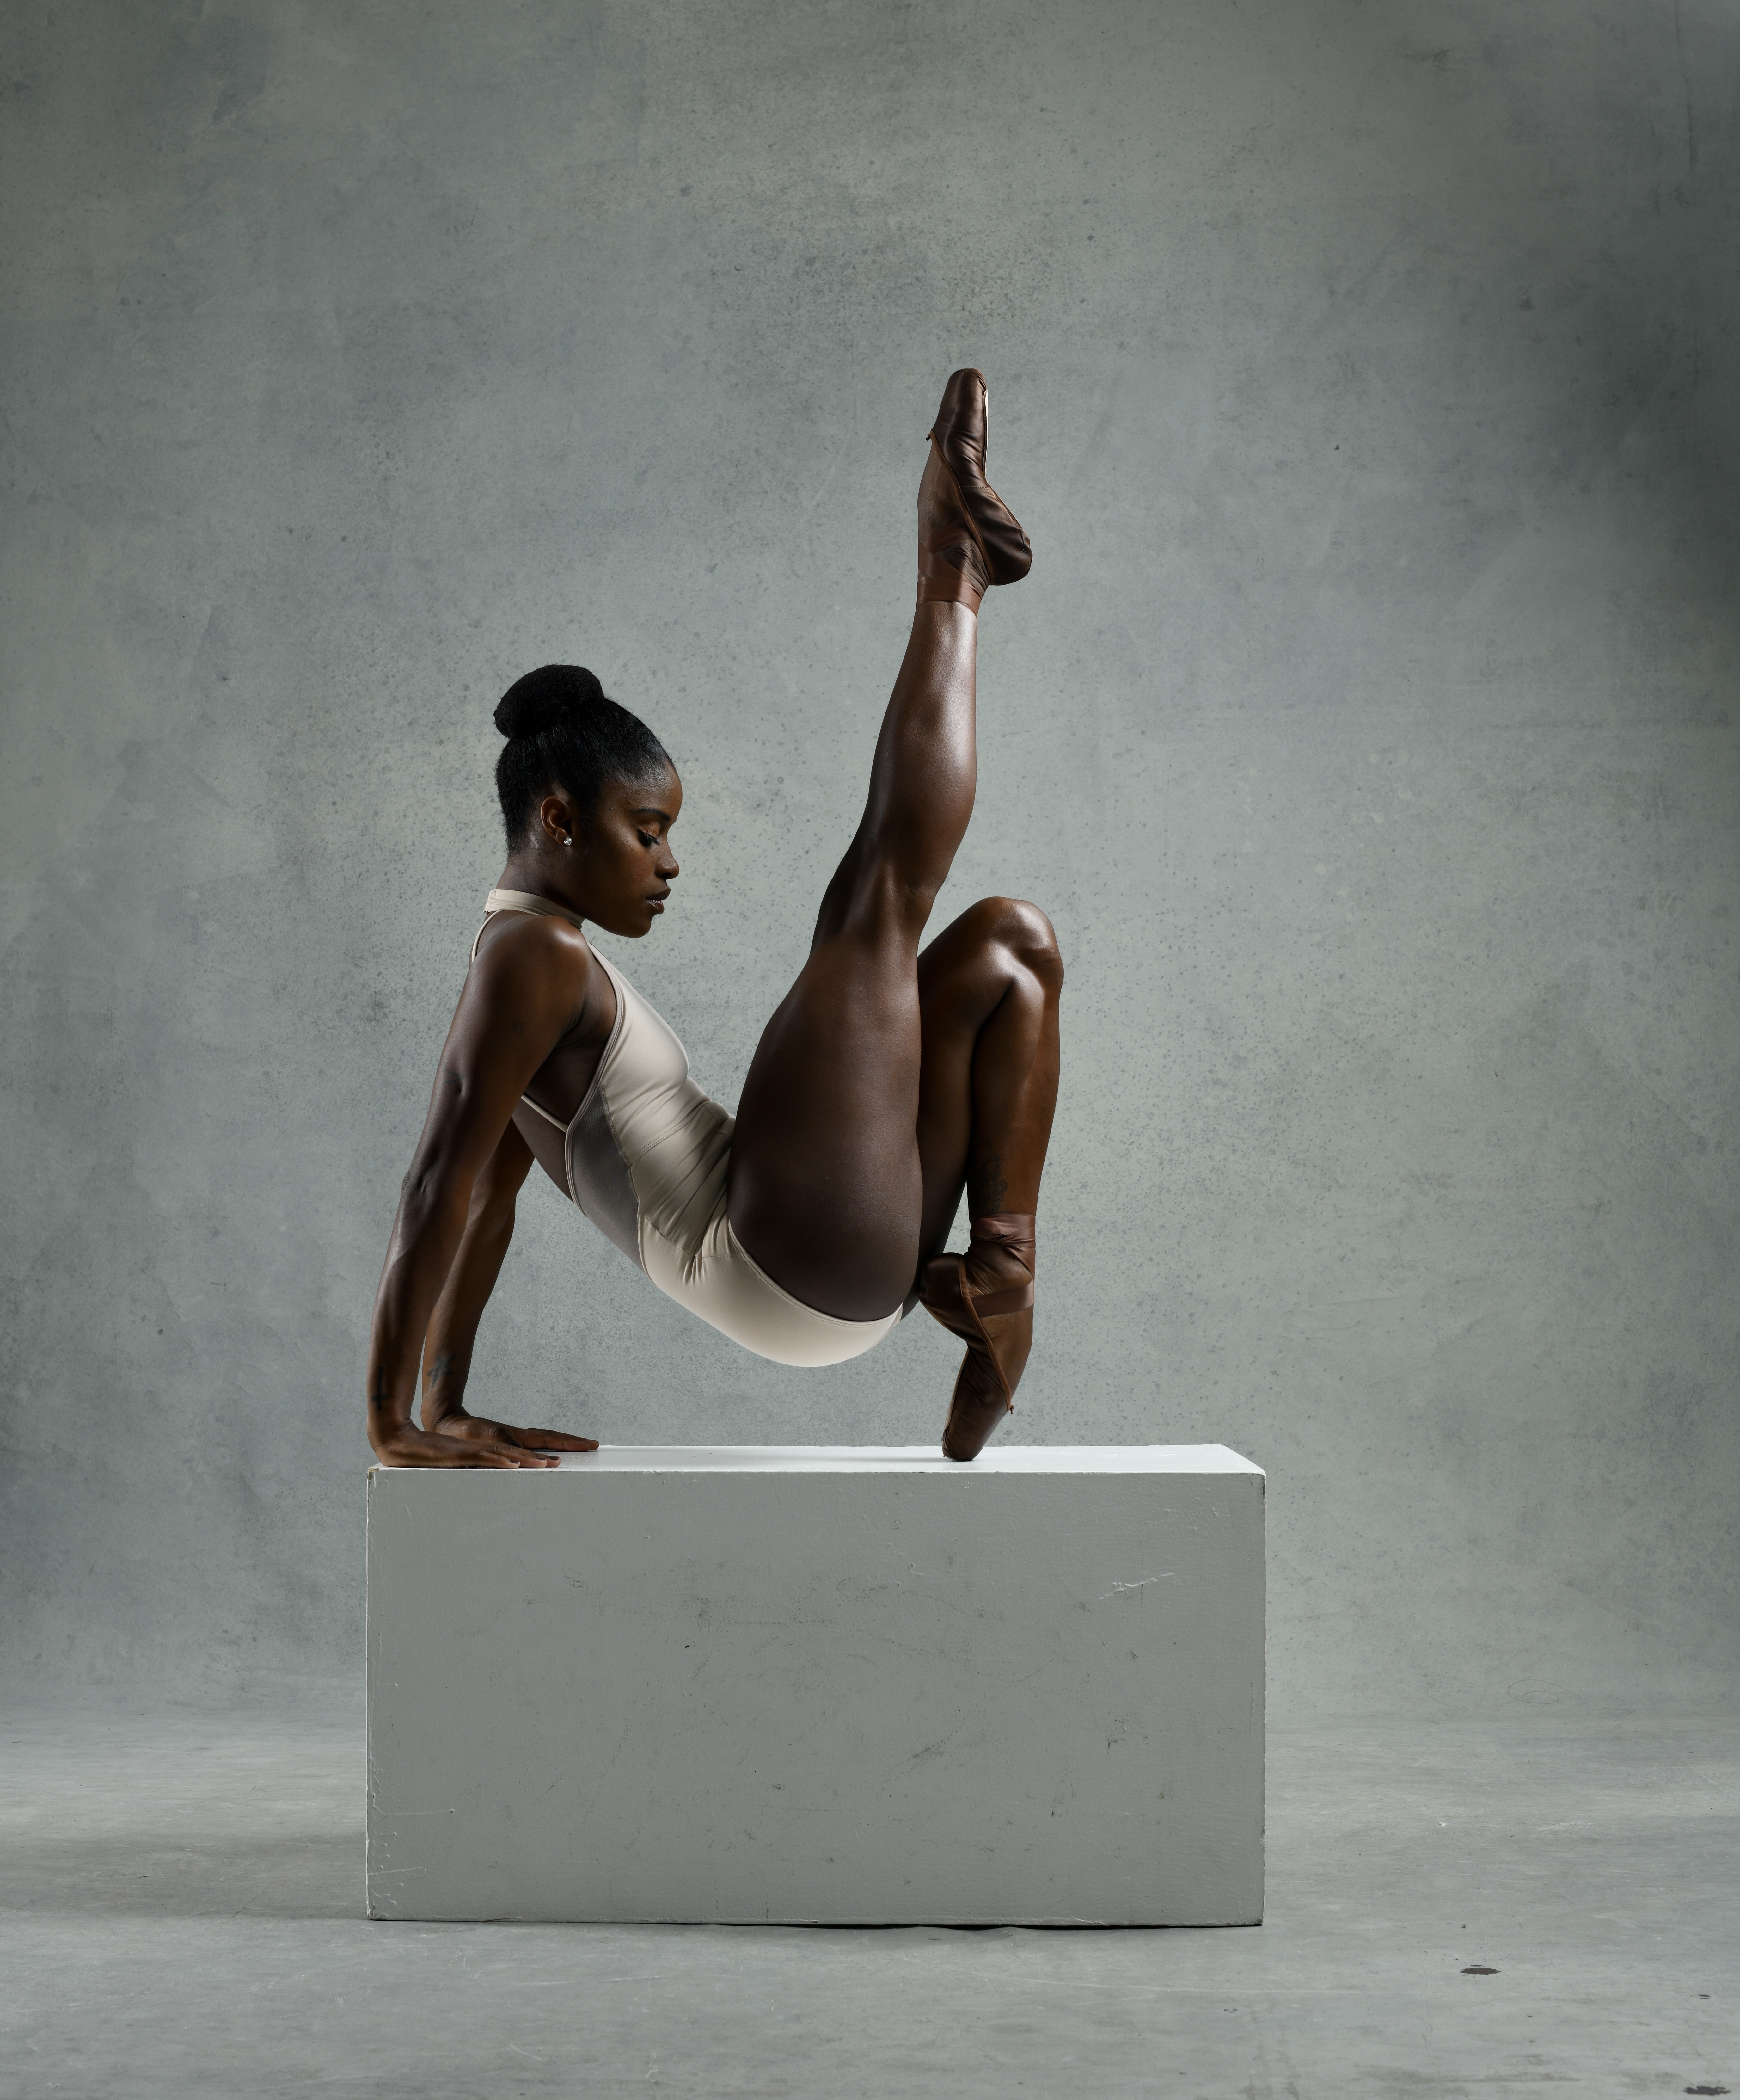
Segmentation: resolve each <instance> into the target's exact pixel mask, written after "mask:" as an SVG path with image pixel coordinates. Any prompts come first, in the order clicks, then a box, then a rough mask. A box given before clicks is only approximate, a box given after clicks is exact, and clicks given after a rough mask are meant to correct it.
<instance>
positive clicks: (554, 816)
mask: <svg viewBox="0 0 1740 2100" xmlns="http://www.w3.org/2000/svg"><path fill="white" fill-rule="evenodd" d="M578 836H579V820H578V818H576V816H575V810H574V805H573V803H571V802H570V801H569V800H568V798H567V796H566V795H557V794H550V795H546V796H544V800H543V801H541V802H540V804H539V805H538V843H539V844H540V845H542V846H544V847H546V848H548V849H551V850H552V851H555V852H559V851H561V849H562V848H563V847H564V846H571V845H575V843H576V841H577V839H578Z"/></svg>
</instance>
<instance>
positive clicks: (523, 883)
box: [496, 853, 586, 916]
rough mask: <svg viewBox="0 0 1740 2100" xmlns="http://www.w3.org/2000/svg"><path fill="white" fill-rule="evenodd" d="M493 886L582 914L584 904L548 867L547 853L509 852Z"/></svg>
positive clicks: (553, 870) (583, 912)
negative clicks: (505, 863) (513, 890)
mask: <svg viewBox="0 0 1740 2100" xmlns="http://www.w3.org/2000/svg"><path fill="white" fill-rule="evenodd" d="M570 858H571V856H570ZM560 873H566V870H562V871H560ZM496 889H518V890H520V891H522V892H523V893H525V894H526V895H527V896H530V897H543V898H548V901H549V902H551V903H552V904H560V905H562V906H564V907H566V909H567V910H568V911H573V912H576V913H579V915H582V916H584V914H585V910H586V907H585V905H584V903H583V902H582V901H581V900H580V899H579V898H578V897H576V896H575V895H574V894H573V893H572V890H571V889H570V885H568V884H566V883H565V882H563V881H562V880H560V879H559V873H558V871H557V869H555V868H553V867H551V865H550V856H549V855H548V854H534V853H516V854H509V856H508V864H507V866H506V867H504V868H503V870H502V871H501V872H500V875H499V876H496Z"/></svg>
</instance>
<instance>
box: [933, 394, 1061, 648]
mask: <svg viewBox="0 0 1740 2100" xmlns="http://www.w3.org/2000/svg"><path fill="white" fill-rule="evenodd" d="M930 439H931V457H930V460H929V461H928V462H927V465H926V467H925V470H924V479H923V481H922V482H921V483H919V487H918V602H919V603H920V604H921V605H922V604H923V603H924V602H925V601H926V600H927V599H928V598H954V599H958V600H959V601H960V602H963V603H964V604H967V605H970V606H971V607H972V608H973V610H974V611H977V610H978V607H979V601H980V598H983V597H984V595H985V592H986V591H987V590H989V589H990V588H991V586H992V585H993V584H1015V583H1019V582H1020V580H1021V579H1022V577H1023V576H1025V575H1026V574H1027V572H1028V571H1029V569H1030V568H1031V567H1033V546H1032V544H1031V542H1030V541H1029V539H1028V536H1027V535H1026V534H1025V533H1024V532H1023V531H1022V530H1021V527H1020V523H1019V522H1018V521H1017V520H1016V518H1015V514H1014V512H1013V511H1011V510H1010V508H1009V506H1008V505H1007V503H1005V502H1004V501H1003V500H1002V497H1001V496H999V495H998V493H997V491H996V490H995V489H994V488H993V487H992V486H991V484H990V483H989V482H988V481H987V480H986V479H985V447H986V444H987V443H988V439H989V424H988V422H987V419H986V395H985V374H984V373H982V372H976V371H975V370H974V369H973V368H971V366H970V365H969V366H965V367H963V368H962V369H961V370H960V371H958V372H954V373H950V374H949V383H948V385H947V386H945V387H944V389H943V393H942V406H941V407H940V408H939V409H938V410H937V412H936V421H935V422H934V423H933V424H932V426H931V430H930Z"/></svg>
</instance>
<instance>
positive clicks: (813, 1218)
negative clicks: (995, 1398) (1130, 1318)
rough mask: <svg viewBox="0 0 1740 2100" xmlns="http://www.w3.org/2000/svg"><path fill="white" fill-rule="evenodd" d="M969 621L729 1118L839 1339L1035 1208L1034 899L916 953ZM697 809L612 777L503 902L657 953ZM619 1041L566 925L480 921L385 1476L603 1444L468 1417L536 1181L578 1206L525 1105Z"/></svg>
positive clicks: (1019, 1336) (867, 819) (384, 1312)
mask: <svg viewBox="0 0 1740 2100" xmlns="http://www.w3.org/2000/svg"><path fill="white" fill-rule="evenodd" d="M977 626H978V621H977V615H976V613H975V612H974V611H971V610H969V609H968V607H967V606H966V605H964V604H958V603H926V604H921V605H920V606H919V607H918V611H917V613H916V615H915V616H914V622H913V631H912V637H911V640H910V642H909V644H908V646H907V650H906V655H905V660H904V662H903V663H902V664H901V672H900V676H899V677H898V679H897V680H896V683H895V687H894V691H893V695H892V697H891V699H890V700H889V703H888V711H887V713H886V715H885V716H884V717H883V725H882V730H881V734H880V735H879V739H878V741H877V746H876V753H875V757H874V761H873V765H872V769H871V776H870V795H869V798H868V801H867V803H866V809H865V813H864V816H863V819H862V821H861V823H860V825H859V827H858V831H857V835H856V836H855V837H854V838H853V840H852V845H851V846H850V848H849V849H848V851H847V854H846V857H845V858H844V860H843V861H842V862H841V863H840V866H839V868H838V870H837V871H835V876H834V878H833V880H832V881H831V882H830V884H829V885H828V889H827V891H826V894H825V895H824V897H823V899H822V911H821V915H820V916H819V918H818V920H817V926H816V933H815V937H814V940H813V944H812V946H811V949H810V954H809V957H808V960H807V961H806V963H805V964H804V968H803V969H802V970H801V971H800V973H799V976H798V978H797V981H796V982H795V984H794V985H793V986H792V988H791V991H790V992H789V993H788V994H787V995H786V998H785V999H784V1000H783V1001H782V1003H781V1004H780V1006H779V1008H778V1009H777V1012H775V1013H774V1015H773V1019H772V1020H771V1021H769V1024H768V1026H767V1028H766V1030H764V1033H763V1035H762V1037H761V1040H760V1045H759V1047H758V1048H757V1049H756V1052H755V1057H754V1059H753V1061H751V1065H750V1070H749V1074H748V1076H747V1079H746V1080H745V1082H744V1087H743V1096H742V1103H741V1105H740V1106H739V1108H738V1117H737V1125H736V1132H735V1136H734V1138H733V1145H732V1154H731V1179H730V1195H729V1202H730V1215H731V1222H732V1225H733V1229H734V1230H735V1231H736V1233H738V1237H739V1238H740V1240H741V1241H742V1243H743V1245H744V1246H745V1247H746V1248H747V1251H749V1253H750V1254H751V1255H753V1257H754V1258H755V1260H756V1261H757V1262H758V1263H759V1264H760V1266H761V1267H762V1268H763V1269H764V1270H765V1271H766V1273H768V1274H769V1276H771V1277H773V1280H774V1282H776V1283H777V1284H779V1285H780V1286H782V1288H783V1289H785V1290H788V1291H790V1292H791V1294H792V1295H793V1296H794V1297H796V1298H799V1299H802V1300H803V1301H804V1303H805V1304H809V1305H813V1306H814V1307H816V1308H817V1309H818V1310H820V1311H822V1312H827V1313H830V1314H832V1315H833V1316H834V1317H836V1318H839V1319H844V1320H873V1319H876V1318H878V1317H881V1316H882V1315H884V1314H886V1313H888V1312H891V1311H892V1309H893V1308H895V1307H896V1305H898V1304H901V1301H902V1300H903V1299H905V1297H906V1296H907V1295H908V1294H909V1293H910V1291H911V1290H913V1288H914V1279H915V1277H916V1275H917V1272H918V1267H919V1264H920V1263H921V1262H922V1261H923V1260H924V1259H925V1258H926V1257H927V1256H928V1255H931V1254H933V1253H935V1252H936V1251H938V1250H940V1247H941V1246H942V1245H943V1242H944V1241H945V1237H946V1236H947V1233H948V1231H949V1225H950V1224H951V1223H952V1222H953V1220H954V1215H955V1211H956V1210H957V1208H958V1205H959V1202H960V1198H961V1195H962V1192H963V1188H964V1189H965V1191H966V1193H967V1197H968V1198H969V1202H970V1207H971V1215H974V1216H980V1215H984V1214H985V1213H987V1212H1018V1213H1024V1212H1029V1211H1035V1210H1036V1209H1037V1204H1038V1197H1039V1182H1040V1176H1041V1174H1042V1171H1043V1168H1044V1165H1045V1155H1046V1145H1047V1143H1048V1141H1049V1139H1050V1136H1051V1116H1052V1110H1053V1108H1054V1106H1055V1102H1056V1098H1057V1083H1058V1003H1059V995H1060V994H1061V991H1062V988H1063V975H1064V973H1063V964H1062V962H1061V960H1060V959H1059V955H1058V950H1057V942H1056V937H1055V934H1054V933H1052V930H1051V923H1050V921H1049V920H1047V919H1046V916H1045V915H1044V913H1043V912H1042V911H1039V910H1038V909H1037V907H1035V906H1033V905H1031V904H1025V903H1022V902H1019V901H1016V900H1015V899H1012V898H983V899H981V900H980V902H978V903H976V904H975V905H973V906H972V907H970V909H969V910H967V911H965V912H964V913H963V914H962V915H961V916H960V917H959V918H958V919H957V920H954V923H953V924H951V925H949V926H948V927H947V928H945V929H944V931H943V932H942V933H940V935H939V936H938V937H936V939H935V940H934V941H932V942H931V943H930V944H929V946H927V947H925V948H923V951H922V952H921V950H920V946H919V943H920V940H921V938H922V936H923V931H924V928H925V925H926V923H927V920H928V919H929V916H930V913H931V911H932V906H933V904H934V902H935V901H936V893H937V891H938V890H939V889H940V888H941V886H942V884H943V881H944V880H945V877H946V876H947V874H948V871H949V864H950V862H952V860H953V858H954V852H955V849H956V848H957V846H958V845H959V843H960V840H961V837H962V836H963V833H964V832H965V830H966V828H967V819H968V818H969V817H970V816H971V813H972V804H973V792H974V783H975V775H976V750H975V741H974V739H975V724H974V712H975V705H976V691H975V656H976V640H977ZM681 808H682V787H681V783H680V781H679V780H678V779H677V778H676V774H675V773H674V772H672V771H670V770H668V769H667V770H665V771H664V772H663V774H660V775H659V776H658V777H656V778H654V779H651V780H647V781H638V782H615V783H611V784H610V786H609V787H607V788H606V791H605V792H604V794H603V795H602V796H601V799H600V801H599V802H598V804H597V806H596V807H595V808H594V809H592V810H591V811H589V812H586V811H582V810H579V809H578V808H576V806H575V803H574V801H573V798H572V797H571V796H569V795H568V794H567V793H566V791H565V790H563V789H562V787H560V786H559V785H557V784H553V785H552V786H551V787H550V788H549V789H548V792H546V793H545V795H544V797H543V799H542V800H541V801H540V803H539V805H538V806H537V808H536V810H535V811H533V812H531V816H530V821H529V823H528V825H527V830H526V838H525V840H524V842H523V843H522V845H519V846H518V847H517V848H516V849H515V850H514V852H513V854H512V855H511V856H510V857H509V861H508V864H507V866H506V867H505V868H504V871H503V872H502V874H501V876H500V880H499V882H498V884H497V887H498V888H500V889H519V890H526V891H529V892H531V893H532V894H534V895H535V896H540V897H543V898H548V899H550V900H551V901H552V902H557V903H560V904H562V905H564V906H566V907H567V908H568V909H569V910H570V911H574V912H576V913H578V914H579V915H580V916H582V917H583V918H584V919H586V920H588V921H589V922H590V923H591V924H594V925H597V926H601V927H602V928H604V929H605V930H606V932H609V933H616V934H620V935H625V936H627V937H629V938H632V939H638V938H641V937H643V936H644V935H645V934H646V933H648V932H649V931H650V929H651V928H652V925H653V924H654V920H656V919H657V917H658V916H659V913H660V911H662V909H663V898H664V897H665V895H666V894H667V893H668V890H669V889H670V885H671V884H672V882H673V881H674V880H676V875H677V863H676V860H675V859H674V858H672V854H671V849H670V833H671V830H672V827H673V826H674V825H675V823H676V820H677V817H678V815H679V814H680V813H681ZM614 1021H615V991H614V989H613V988H612V986H611V985H610V980H609V978H608V977H606V974H605V972H604V970H603V969H602V968H601V966H600V965H599V964H598V963H597V960H596V958H595V957H594V956H593V955H592V949H591V947H590V946H589V944H588V942H587V941H586V939H585V937H584V935H583V934H582V933H579V931H578V930H576V929H575V928H573V927H571V926H570V925H568V924H566V923H565V922H563V921H562V920H556V919H548V918H534V917H526V916H523V915H518V914H508V913H504V914H501V915H499V916H498V917H496V918H494V919H492V920H491V921H490V923H489V924H488V925H487V927H486V929H485V930H484V933H483V935H482V940H481V942H480V943H479V946H478V955H477V960H476V961H475V962H474V964H473V966H472V969H471V973H470V975H469V977H468V978H467V980H466V982H465V990H464V991H463V992H462V993H461V995H460V1002H459V1007H458V1009H457V1011H456V1013H455V1014H454V1017H453V1024H452V1028H451V1029H450V1030H448V1034H447V1043H446V1044H445V1046H444V1047H443V1051H442V1055H441V1063H440V1067H439V1070H438V1072H437V1074H436V1078H435V1086H434V1093H433V1095H432V1096H431V1098H430V1101H429V1116H428V1119H427V1121H426V1122H425V1125H424V1128H423V1134H422V1136H421V1138H420V1139H419V1140H418V1142H417V1149H416V1155H415V1157H414V1158H413V1159H412V1166H411V1171H410V1172H409V1173H408V1174H407V1176H406V1177H405V1180H404V1184H403V1190H402V1193H401V1196H400V1200H399V1214H398V1216H397V1217H396V1218H395V1220H394V1226H393V1237H392V1241H391V1243H390V1246H389V1248H388V1251H387V1259H386V1265H385V1268H384V1270H383V1271H382V1273H381V1285H380V1289H379V1291H378V1293H377V1298H376V1304H375V1317H374V1326H373V1331H372V1338H371V1348H370V1353H369V1366H368V1436H369V1441H370V1443H371V1444H372V1445H373V1446H374V1449H375V1451H376V1453H377V1455H378V1456H379V1457H380V1458H381V1459H383V1460H384V1461H385V1462H387V1463H389V1464H391V1465H397V1466H495V1467H503V1466H505V1467H539V1466H546V1465H553V1464H555V1463H556V1462H557V1461H556V1459H555V1458H553V1457H550V1456H548V1455H546V1454H552V1453H556V1452H562V1451H592V1450H596V1449H597V1444H596V1442H595V1441H594V1440H592V1439H591V1438H589V1437H584V1436H570V1435H566V1434H564V1433H563V1432H558V1431H555V1430H549V1429H533V1428H521V1427H515V1426H513V1425H512V1424H509V1423H502V1422H497V1421H494V1420H491V1419H489V1418H485V1417H482V1416H478V1415H474V1414H470V1413H469V1411H468V1410H467V1409H466V1408H465V1404H464V1401H465V1384H466V1379H467V1376H468V1374H469V1370H470V1365H471V1359H472V1352H473V1349H474V1344H475V1342H476V1339H477V1333H478V1323H479V1321H480V1320H481V1318H482V1312H483V1308H484V1307H485V1305H486V1304H487V1303H488V1300H489V1296H490V1293H491V1290H493V1289H494V1287H495V1283H496V1277H497V1276H498V1275H499V1273H500V1268H501V1264H502V1260H503V1259H504V1256H505V1255H506V1252H507V1249H508V1245H509V1240H510V1238H511V1237H512V1235H513V1215H514V1206H515V1202H516V1199H517V1198H518V1193H519V1191H520V1189H521V1188H522V1185H524V1182H525V1180H526V1175H527V1174H528V1173H529V1172H530V1171H531V1167H532V1165H533V1163H534V1161H535V1162H537V1163H538V1164H539V1165H540V1166H542V1167H544V1171H546V1173H548V1176H549V1177H550V1179H551V1180H553V1181H554V1182H555V1184H556V1185H557V1188H559V1189H562V1191H563V1193H564V1195H566V1187H567V1184H566V1167H565V1162H564V1161H563V1158H562V1136H561V1133H560V1132H558V1131H557V1130H555V1129H554V1128H553V1127H551V1125H550V1124H548V1123H546V1122H544V1120H543V1118H540V1117H538V1116H536V1115H535V1114H532V1112H531V1110H528V1109H526V1107H525V1106H524V1105H522V1102H521V1099H520V1096H522V1094H525V1093H529V1094H530V1095H531V1096H532V1098H533V1099H534V1100H535V1101H537V1102H538V1103H539V1104H540V1106H542V1107H544V1108H546V1109H548V1110H549V1112H550V1113H551V1114H553V1115H554V1116H557V1117H558V1118H560V1119H561V1120H562V1122H563V1123H566V1122H568V1121H569V1120H570V1119H571V1118H572V1117H573V1115H574V1114H575V1113H576V1111H577V1110H578V1109H579V1105H580V1103H581V1101H582V1100H583V1099H584V1096H585V1093H586V1090H587V1088H588V1087H589V1086H590V1085H591V1083H592V1076H593V1074H594V1073H595V1072H596V1071H597V1066H598V1061H599V1059H600V1057H601V1056H602V1054H603V1051H604V1048H605V1044H606V1042H607V1040H608V1039H609V1036H610V1029H611V1026H612V1025H613V1023H614ZM1024 1274H1025V1272H1024V1271H1021V1272H1020V1273H1019V1274H1018V1273H1016V1272H1015V1270H1013V1269H1011V1273H1010V1277H1009V1280H1010V1281H1011V1282H1015V1281H1020V1277H1023V1276H1024ZM991 1281H992V1282H993V1283H994V1282H997V1281H998V1278H997V1277H995V1276H994V1274H993V1276H992V1278H991ZM1032 1317H1033V1316H1032V1313H1031V1312H1015V1313H1011V1314H1008V1315H1006V1316H1002V1317H1000V1318H999V1319H998V1321H997V1322H996V1323H995V1331H996V1334H997V1339H998V1347H999V1349H1000V1350H1001V1351H1002V1353H1003V1354H1004V1357H1005V1360H1006V1361H1009V1362H1010V1364H1011V1368H1018V1366H1019V1364H1020V1363H1022V1362H1024V1361H1025V1358H1026V1353H1027V1350H1028V1348H1029V1347H1030V1346H1031V1339H1032ZM420 1365H421V1370H422V1383H423V1392H422V1410H421V1427H419V1426H417V1425H416V1424H415V1423H413V1422H412V1404H413V1401H415V1399H416V1387H417V1380H418V1371H419V1367H420Z"/></svg>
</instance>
